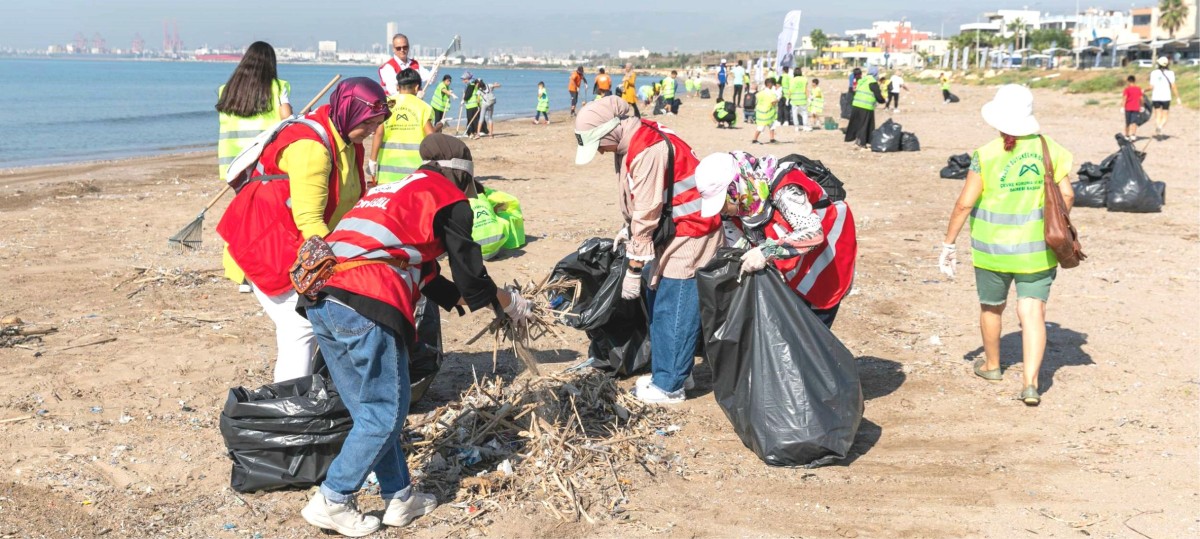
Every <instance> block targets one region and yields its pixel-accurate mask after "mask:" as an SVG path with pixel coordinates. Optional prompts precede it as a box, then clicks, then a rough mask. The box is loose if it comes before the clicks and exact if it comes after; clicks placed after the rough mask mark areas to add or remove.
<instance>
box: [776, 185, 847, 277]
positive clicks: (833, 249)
mask: <svg viewBox="0 0 1200 539" xmlns="http://www.w3.org/2000/svg"><path fill="white" fill-rule="evenodd" d="M834 204H839V205H841V207H839V208H838V214H837V217H836V218H834V220H833V226H832V227H830V229H829V232H828V233H827V234H825V243H826V245H825V250H824V251H822V252H821V255H820V256H818V257H817V259H816V260H814V261H813V264H812V266H811V267H810V268H809V269H808V273H807V274H805V275H804V278H803V279H801V280H800V282H799V283H797V284H796V290H797V291H798V292H800V293H801V294H808V293H809V292H811V291H812V287H813V284H814V283H816V282H817V277H820V276H821V272H822V271H825V268H827V267H829V264H832V263H833V258H834V257H835V256H837V243H838V240H840V239H841V238H842V229H843V228H844V227H845V226H846V211H845V207H846V205H845V203H843V202H841V201H838V202H835V203H834ZM818 211H819V212H820V214H821V217H822V218H824V217H825V215H824V213H825V209H824V208H823V209H821V210H818ZM797 269H799V267H797ZM794 271H796V270H793V272H794ZM792 277H795V275H794V274H793V275H792ZM788 280H789V281H791V278H790V277H789V278H788Z"/></svg>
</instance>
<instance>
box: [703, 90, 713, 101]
mask: <svg viewBox="0 0 1200 539" xmlns="http://www.w3.org/2000/svg"><path fill="white" fill-rule="evenodd" d="M700 99H712V94H711V93H709V91H708V88H701V89H700Z"/></svg>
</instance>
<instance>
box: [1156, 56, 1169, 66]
mask: <svg viewBox="0 0 1200 539" xmlns="http://www.w3.org/2000/svg"><path fill="white" fill-rule="evenodd" d="M1169 63H1171V61H1170V60H1168V59H1167V57H1166V56H1159V57H1158V65H1160V66H1163V67H1167V64H1169Z"/></svg>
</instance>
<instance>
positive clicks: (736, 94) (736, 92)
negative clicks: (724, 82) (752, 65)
mask: <svg viewBox="0 0 1200 539" xmlns="http://www.w3.org/2000/svg"><path fill="white" fill-rule="evenodd" d="M730 101H733V102H734V103H741V102H742V85H741V84H734V85H733V98H731V99H730Z"/></svg>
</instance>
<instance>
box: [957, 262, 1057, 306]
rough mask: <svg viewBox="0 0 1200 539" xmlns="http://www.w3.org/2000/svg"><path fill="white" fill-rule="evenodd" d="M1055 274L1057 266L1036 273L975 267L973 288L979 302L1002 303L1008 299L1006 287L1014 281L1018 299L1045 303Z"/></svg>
mask: <svg viewBox="0 0 1200 539" xmlns="http://www.w3.org/2000/svg"><path fill="white" fill-rule="evenodd" d="M1057 275H1058V268H1057V267H1054V268H1050V269H1048V270H1045V271H1039V272H1037V273H1005V272H1001V271H992V270H986V269H983V268H975V290H976V291H977V292H978V293H979V303H982V304H984V305H1004V303H1005V302H1006V301H1008V289H1009V287H1010V286H1011V285H1012V283H1013V281H1016V283H1017V299H1018V300H1021V299H1024V298H1034V299H1039V300H1041V301H1042V303H1045V302H1046V301H1049V299H1050V285H1051V284H1054V277H1055V276H1057Z"/></svg>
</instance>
